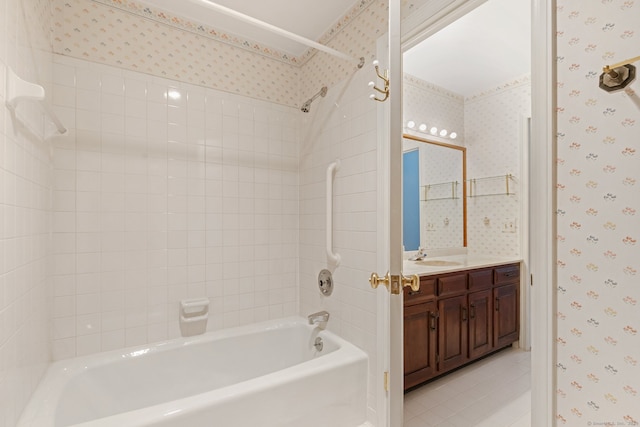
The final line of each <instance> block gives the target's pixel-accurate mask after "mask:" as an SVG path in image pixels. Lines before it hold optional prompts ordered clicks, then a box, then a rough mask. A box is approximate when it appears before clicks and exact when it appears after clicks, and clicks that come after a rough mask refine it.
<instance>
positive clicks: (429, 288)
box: [403, 277, 438, 388]
mask: <svg viewBox="0 0 640 427" xmlns="http://www.w3.org/2000/svg"><path fill="white" fill-rule="evenodd" d="M435 283H436V280H435V279H432V278H429V277H422V278H421V279H420V290H419V291H416V292H414V291H411V289H410V288H404V291H403V292H404V294H403V296H404V342H405V351H404V382H405V388H408V387H413V386H415V385H418V384H420V383H423V382H424V381H425V380H426V379H428V378H432V377H433V376H435V375H436V374H437V360H436V356H437V341H436V331H437V320H438V319H437V312H438V307H437V305H436V302H435ZM407 345H408V347H407Z"/></svg>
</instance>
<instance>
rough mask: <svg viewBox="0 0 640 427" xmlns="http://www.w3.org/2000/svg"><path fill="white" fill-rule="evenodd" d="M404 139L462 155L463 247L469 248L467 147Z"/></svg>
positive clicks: (426, 140) (404, 134) (410, 136)
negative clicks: (447, 149)
mask: <svg viewBox="0 0 640 427" xmlns="http://www.w3.org/2000/svg"><path fill="white" fill-rule="evenodd" d="M402 138H406V139H410V140H412V141H416V142H423V143H425V144H431V145H437V146H440V147H445V148H451V149H453V150H458V151H460V152H461V153H462V246H463V247H465V248H466V247H467V147H462V146H459V145H453V144H447V143H445V142H438V141H434V140H429V139H425V138H421V137H419V136H415V135H411V134H408V133H403V134H402Z"/></svg>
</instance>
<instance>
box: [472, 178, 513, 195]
mask: <svg viewBox="0 0 640 427" xmlns="http://www.w3.org/2000/svg"><path fill="white" fill-rule="evenodd" d="M514 184H515V177H514V176H513V175H511V174H507V175H498V176H487V177H483V178H474V179H469V180H467V185H468V191H467V195H468V197H484V196H513V195H515V194H516V193H515V185H514Z"/></svg>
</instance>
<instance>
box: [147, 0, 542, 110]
mask: <svg viewBox="0 0 640 427" xmlns="http://www.w3.org/2000/svg"><path fill="white" fill-rule="evenodd" d="M139 1H140V2H141V3H144V4H147V5H150V6H152V7H153V8H155V9H162V10H165V11H167V12H169V13H170V14H172V15H176V16H180V17H182V18H186V19H188V20H190V21H193V22H197V23H202V24H205V25H207V26H208V27H213V28H215V29H218V30H220V31H222V32H225V33H228V34H231V35H240V36H242V37H243V38H247V39H249V40H253V41H257V42H259V43H260V44H261V45H263V46H268V47H271V48H274V49H276V50H278V51H281V52H285V53H288V54H291V55H293V56H300V55H302V54H303V53H304V52H305V51H306V50H307V49H308V48H307V47H306V46H305V45H303V44H301V43H298V42H295V41H292V40H289V39H286V38H284V37H282V36H279V35H276V34H273V33H270V32H267V31H266V30H263V29H260V28H257V27H255V26H252V25H250V24H247V23H245V22H241V21H238V20H237V19H234V18H231V17H229V16H226V15H223V14H221V13H219V12H217V11H214V10H212V9H208V8H207V7H206V6H205V5H204V4H205V3H206V2H207V0H179V1H178V0H139ZM211 1H213V2H215V3H217V4H219V5H221V6H226V7H228V8H230V9H233V10H235V11H238V12H240V13H243V14H245V15H248V16H251V17H253V18H256V19H259V20H261V21H264V22H267V23H269V24H272V25H275V26H277V27H280V28H282V29H284V30H287V31H290V32H293V33H295V34H298V35H301V36H303V37H306V38H308V39H311V40H318V39H319V38H320V37H321V36H322V35H323V34H324V33H325V32H327V31H328V30H329V29H330V28H331V27H332V26H333V24H335V23H336V22H338V21H339V20H340V19H341V18H342V17H343V16H344V15H345V14H346V13H347V12H348V11H349V10H350V9H351V8H352V7H353V6H354V5H355V4H357V3H358V2H359V1H361V0H260V1H257V0H211ZM530 2H531V0H488V1H487V2H486V3H484V4H482V5H481V6H479V7H478V8H476V9H475V10H473V11H472V12H470V13H468V14H467V15H465V16H463V17H462V18H460V19H458V20H457V21H455V22H454V23H452V24H451V25H449V26H447V27H445V28H444V29H442V30H441V31H439V32H437V33H436V34H434V35H432V36H431V37H429V38H428V39H426V40H425V41H423V42H422V43H420V44H418V45H417V46H415V47H413V48H411V49H410V50H408V51H407V52H405V54H404V71H405V72H406V73H409V74H411V75H414V76H416V77H418V78H420V79H422V80H425V81H428V82H431V83H433V84H435V85H438V86H441V87H444V88H446V89H448V90H450V91H453V92H455V93H457V94H460V95H463V96H465V97H466V96H470V95H473V94H477V93H478V92H481V91H483V90H486V89H489V88H492V87H495V86H496V85H499V84H502V83H505V82H508V81H511V80H513V79H514V78H518V77H522V76H523V75H526V74H529V73H530V68H531V65H530V62H531V61H530V56H531V54H530V33H531V25H530V21H531V19H530V16H531V13H530V8H531V5H530Z"/></svg>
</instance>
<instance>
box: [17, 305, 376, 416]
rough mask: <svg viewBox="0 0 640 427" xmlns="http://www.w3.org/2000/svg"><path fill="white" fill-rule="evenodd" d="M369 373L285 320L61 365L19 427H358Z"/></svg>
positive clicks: (350, 352) (354, 351) (337, 342)
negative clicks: (320, 347) (316, 345)
mask: <svg viewBox="0 0 640 427" xmlns="http://www.w3.org/2000/svg"><path fill="white" fill-rule="evenodd" d="M318 336H319V337H321V338H322V340H323V343H324V349H323V350H322V351H320V352H318V351H316V349H315V348H314V341H315V339H316V337H318ZM367 364H368V360H367V355H366V354H365V353H364V352H363V351H361V350H360V349H358V348H357V347H355V346H353V345H352V344H350V343H348V342H346V341H344V340H342V339H341V338H339V337H337V336H335V335H334V334H332V333H330V332H327V331H320V330H319V329H317V328H312V327H311V326H309V325H307V324H306V319H301V318H287V319H280V320H278V321H272V322H266V323H259V324H255V325H249V326H245V327H239V328H233V329H228V330H224V331H219V332H213V333H208V334H205V335H200V336H198V337H191V338H180V339H176V340H172V341H167V342H162V343H159V344H154V345H150V346H145V347H139V348H133V349H131V348H130V349H126V350H121V351H111V352H106V353H101V354H96V355H91V356H87V357H80V358H76V359H70V360H63V361H60V362H56V363H54V364H52V365H51V367H50V368H49V370H48V371H47V373H46V375H45V377H44V379H43V380H42V382H41V384H40V385H39V387H38V389H37V390H36V392H35V393H34V395H33V397H32V399H31V401H30V403H29V404H28V406H27V408H26V409H25V412H24V413H23V414H22V417H21V419H20V422H19V424H18V426H19V427H27V426H29V427H36V426H37V427H63V426H83V427H89V426H91V427H106V426H109V427H115V426H117V427H126V426H162V427H174V426H175V427H178V426H179V427H184V426H189V427H199V426H203V427H204V426H207V427H212V426H220V427H236V426H237V427H241V426H242V427H258V426H260V427H301V426H304V427H342V426H344V427H354V426H358V425H360V424H362V423H364V422H365V420H366V395H367Z"/></svg>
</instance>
